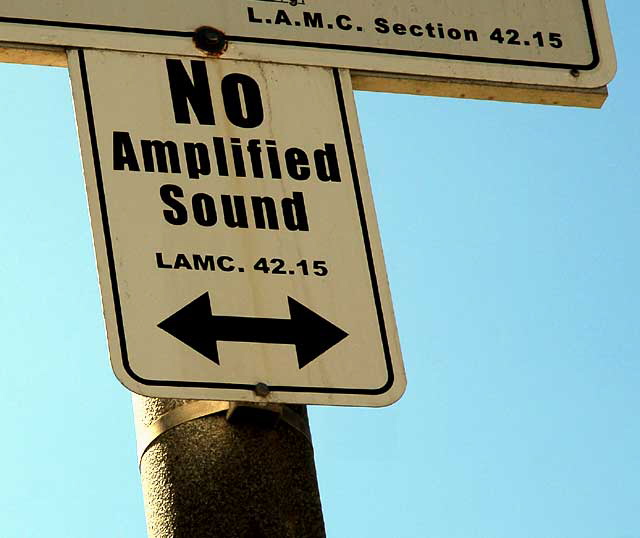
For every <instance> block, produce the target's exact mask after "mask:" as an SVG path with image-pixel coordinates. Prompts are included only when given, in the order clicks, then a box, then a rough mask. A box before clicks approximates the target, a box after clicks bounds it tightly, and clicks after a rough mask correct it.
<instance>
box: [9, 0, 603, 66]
mask: <svg viewBox="0 0 640 538" xmlns="http://www.w3.org/2000/svg"><path fill="white" fill-rule="evenodd" d="M582 7H583V9H584V16H585V21H586V23H587V31H588V34H589V44H590V45H591V56H592V59H591V62H589V63H588V64H566V63H555V62H536V61H532V60H515V59H508V58H504V59H500V58H490V57H484V56H468V55H462V54H460V55H459V54H443V53H437V52H420V51H414V50H400V49H384V48H377V47H359V46H356V45H340V44H335V43H314V42H311V41H290V40H287V39H270V38H262V37H249V36H232V35H230V36H227V37H228V39H229V41H231V42H233V41H237V42H239V43H257V44H265V45H285V46H290V47H304V48H315V49H327V50H344V51H351V52H370V53H377V54H389V55H393V56H408V57H418V58H433V59H438V60H460V61H465V62H480V63H490V64H502V65H519V66H527V67H546V68H550V69H580V70H582V71H591V70H593V69H595V68H596V67H598V65H600V51H599V50H598V41H597V38H596V33H595V28H594V26H593V16H592V14H591V7H590V5H589V0H582ZM0 22H5V23H10V24H30V25H36V26H54V27H58V28H77V29H83V30H100V31H105V32H122V33H129V34H146V35H156V36H165V37H189V38H192V37H193V35H194V33H193V32H183V31H178V30H158V29H153V28H135V27H129V26H110V25H105V24H89V23H80V22H63V21H48V20H41V19H23V18H17V17H0Z"/></svg>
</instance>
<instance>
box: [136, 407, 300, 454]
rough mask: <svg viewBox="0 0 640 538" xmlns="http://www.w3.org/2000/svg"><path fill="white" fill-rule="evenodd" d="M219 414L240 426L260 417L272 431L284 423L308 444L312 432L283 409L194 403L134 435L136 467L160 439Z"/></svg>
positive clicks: (289, 411)
mask: <svg viewBox="0 0 640 538" xmlns="http://www.w3.org/2000/svg"><path fill="white" fill-rule="evenodd" d="M218 413H226V419H227V421H229V422H230V423H234V422H235V423H237V422H240V421H241V420H243V419H246V418H247V417H249V416H250V417H251V419H252V420H255V419H256V417H260V422H261V423H263V424H264V425H266V426H269V427H272V428H273V427H275V426H276V424H277V423H278V422H280V421H283V422H286V423H287V424H288V425H289V426H290V427H292V428H293V429H295V430H296V431H298V432H299V433H301V434H302V435H303V436H304V437H305V438H306V439H307V440H308V441H309V442H311V431H310V430H309V425H308V424H307V422H306V421H305V420H304V419H303V418H302V416H300V415H299V414H298V413H296V412H295V411H293V410H292V409H291V408H290V407H288V406H286V405H282V404H269V403H266V404H260V403H249V402H218V401H210V400H202V401H200V400H194V401H191V402H187V403H185V404H184V405H181V406H180V407H177V408H175V409H173V410H171V411H169V412H168V413H165V414H164V415H162V416H160V417H159V418H158V419H157V420H155V421H154V422H152V423H151V424H150V425H149V426H147V427H146V428H144V430H142V431H138V432H137V438H138V440H137V445H138V466H140V465H141V464H142V458H143V456H144V454H145V453H146V451H147V450H148V449H149V447H150V446H151V445H152V444H153V443H154V442H155V441H156V440H157V439H158V438H159V437H160V436H161V435H163V434H165V433H166V432H168V431H169V430H171V429H172V428H175V427H176V426H180V424H184V423H185V422H189V421H191V420H196V419H198V418H202V417H206V416H210V415H216V414H218Z"/></svg>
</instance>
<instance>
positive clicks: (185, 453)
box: [133, 395, 326, 538]
mask: <svg viewBox="0 0 640 538" xmlns="http://www.w3.org/2000/svg"><path fill="white" fill-rule="evenodd" d="M185 403H188V400H173V399H158V398H146V397H143V396H138V395H134V396H133V404H134V413H135V418H136V428H137V429H139V428H141V427H144V426H148V425H150V424H151V423H152V422H154V421H155V420H156V419H157V418H158V417H160V416H161V415H164V414H165V413H167V412H169V411H171V410H173V409H176V408H177V407H179V406H182V405H184V404H185ZM290 407H291V408H292V409H293V410H294V411H295V412H298V413H300V414H301V415H303V416H304V418H305V420H308V419H307V416H306V408H305V407H304V406H290ZM141 476H142V489H143V494H144V502H145V512H146V517H147V529H148V533H149V537H150V538H205V537H206V538H325V537H326V534H325V530H324V522H323V518H322V509H321V506H320V496H319V493H318V485H317V479H316V472H315V464H314V460H313V447H312V445H311V443H310V442H309V441H308V440H307V439H306V438H305V437H304V436H303V435H302V434H300V433H299V432H298V431H296V430H295V429H293V428H291V427H290V426H289V425H288V424H287V423H285V422H283V421H280V422H278V423H276V424H275V425H263V424H261V423H260V420H258V417H252V415H251V414H250V413H249V414H248V415H247V416H245V415H244V414H243V417H242V419H241V420H240V421H239V422H236V421H234V422H233V423H229V422H227V420H226V418H225V415H224V414H217V415H210V416H206V417H202V418H198V419H195V420H192V421H190V422H186V423H184V424H181V425H179V426H176V427H175V428H173V429H171V430H169V431H167V432H166V433H164V434H163V435H161V436H160V437H159V438H158V439H157V440H156V441H155V442H154V443H153V444H152V445H151V446H150V448H149V449H148V450H147V451H146V453H145V454H144V456H143V458H142V464H141Z"/></svg>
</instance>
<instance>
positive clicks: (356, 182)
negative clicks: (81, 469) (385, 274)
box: [78, 50, 395, 396]
mask: <svg viewBox="0 0 640 538" xmlns="http://www.w3.org/2000/svg"><path fill="white" fill-rule="evenodd" d="M78 58H79V61H80V74H81V77H82V89H83V94H84V101H85V108H86V112H87V121H88V127H89V137H90V140H91V153H92V157H93V165H94V171H95V175H96V185H97V188H98V199H99V202H100V216H101V222H102V229H103V234H104V240H105V246H106V251H107V259H108V266H109V276H110V280H111V292H112V294H113V303H114V311H115V316H116V324H117V327H118V339H119V342H120V353H121V356H122V364H123V367H124V369H125V371H126V372H127V374H128V375H129V376H130V377H131V379H133V380H135V381H137V382H138V383H141V384H143V385H147V386H156V387H191V388H207V389H231V390H251V391H253V390H254V389H255V384H241V383H207V382H201V381H168V380H155V379H145V378H143V377H140V376H139V375H138V374H136V373H135V372H134V371H133V368H132V367H131V365H130V364H129V352H128V349H127V342H126V331H125V327H124V319H123V316H122V309H121V304H120V290H119V289H118V275H117V271H116V263H115V257H114V253H113V242H112V240H111V228H110V224H109V215H108V209H107V201H106V194H105V189H104V181H103V175H102V166H101V162H100V152H99V149H98V138H97V134H96V126H95V120H94V115H93V104H92V99H91V90H90V85H89V76H88V72H87V65H86V61H85V56H84V51H83V50H78ZM332 71H333V78H334V83H335V88H336V96H337V100H338V107H339V110H340V117H341V121H342V128H343V134H344V138H345V143H346V146H347V153H348V155H349V166H350V170H351V177H352V179H353V188H354V194H355V198H356V204H357V207H358V216H359V219H360V225H361V230H362V239H363V242H364V247H365V252H366V255H367V265H368V268H369V276H370V278H371V289H372V292H373V298H374V302H375V306H376V315H377V318H378V325H379V328H380V337H381V340H382V347H383V351H384V359H385V365H386V368H387V381H386V382H385V384H384V385H382V386H381V387H380V388H375V389H357V388H332V387H290V386H284V385H269V388H270V389H271V392H304V393H314V394H350V395H371V396H378V395H382V394H384V393H386V392H388V391H389V390H390V389H391V388H392V387H393V384H394V381H395V374H394V372H393V362H392V359H391V350H390V348H389V338H388V334H387V328H386V325H385V319H384V312H383V309H382V300H381V297H380V290H379V288H378V278H377V275H376V269H375V263H374V259H373V250H372V248H371V240H370V238H369V226H368V224H367V220H366V212H365V207H364V202H363V199H362V190H361V188H360V178H359V173H358V166H357V162H356V157H355V151H354V147H353V140H352V138H351V128H350V125H349V118H348V114H347V107H346V103H345V98H344V92H343V87H342V81H341V80H340V72H339V70H338V69H333V70H332Z"/></svg>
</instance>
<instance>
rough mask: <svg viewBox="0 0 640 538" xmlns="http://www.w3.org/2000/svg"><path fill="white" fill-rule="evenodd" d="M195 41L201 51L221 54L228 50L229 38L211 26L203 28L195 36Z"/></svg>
mask: <svg viewBox="0 0 640 538" xmlns="http://www.w3.org/2000/svg"><path fill="white" fill-rule="evenodd" d="M193 41H194V42H195V44H196V47H198V48H199V49H201V50H204V51H206V52H213V53H216V54H221V53H222V52H224V51H225V50H226V48H227V36H225V35H224V33H223V32H221V31H220V30H216V29H215V28H212V27H211V26H201V27H200V28H198V29H197V30H196V31H195V33H194V34H193Z"/></svg>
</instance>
